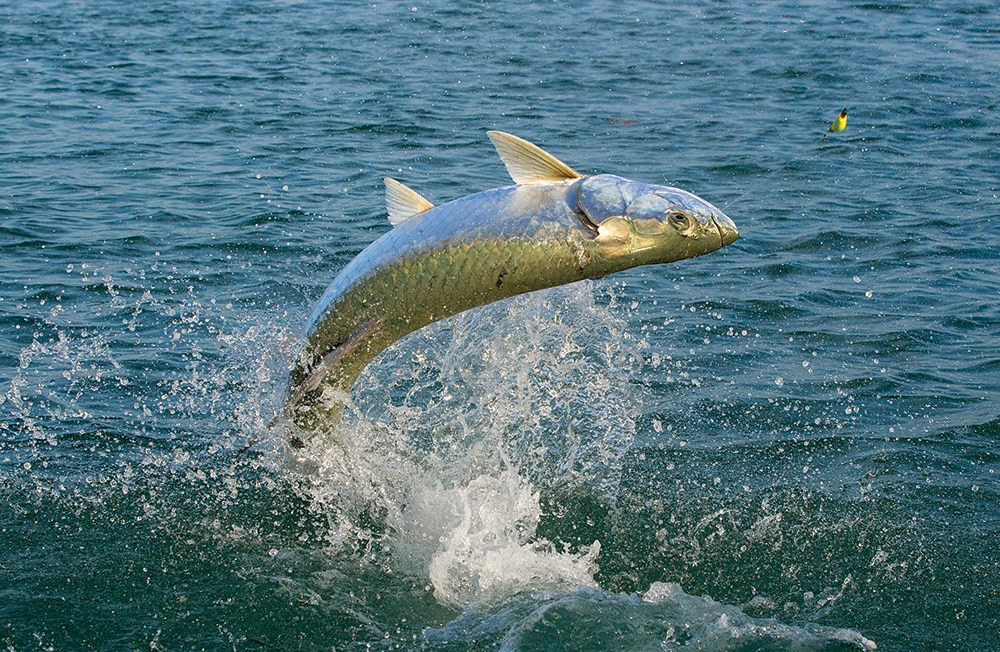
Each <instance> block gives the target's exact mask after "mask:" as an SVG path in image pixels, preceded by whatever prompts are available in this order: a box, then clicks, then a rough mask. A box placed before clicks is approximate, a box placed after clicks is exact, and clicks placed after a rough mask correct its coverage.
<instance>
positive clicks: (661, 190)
mask: <svg viewBox="0 0 1000 652" xmlns="http://www.w3.org/2000/svg"><path fill="white" fill-rule="evenodd" d="M567 199H568V201H569V203H570V205H571V207H572V208H573V210H574V212H575V213H576V214H577V215H578V216H579V217H580V219H581V221H582V222H583V223H584V225H585V226H586V227H587V228H588V229H589V230H590V232H591V235H592V237H593V242H594V243H595V244H596V252H597V255H598V257H600V258H601V259H603V262H604V263H605V264H606V265H608V266H609V267H612V268H618V269H624V268H627V267H633V266H635V265H646V264H651V263H670V262H674V261H676V260H682V259H684V258H693V257H695V256H700V255H702V254H707V253H710V252H712V251H715V250H716V249H720V248H722V247H724V246H726V245H728V244H732V243H733V242H734V241H735V240H736V239H737V238H738V237H739V235H740V234H739V231H738V230H737V228H736V225H735V224H733V221H732V220H731V219H729V217H728V216H727V215H726V214H725V213H723V212H722V211H721V210H719V209H718V208H716V207H715V206H713V205H712V204H710V203H708V202H707V201H705V200H704V199H702V198H701V197H698V196H697V195H694V194H692V193H690V192H687V191H685V190H681V189H679V188H672V187H670V186H659V185H654V184H648V183H640V182H637V181H631V180H629V179H624V178H622V177H618V176H614V175H610V174H600V175H596V176H591V177H584V178H583V179H581V180H580V181H578V182H576V183H575V184H573V186H572V188H571V189H570V194H569V197H568V198H567Z"/></svg>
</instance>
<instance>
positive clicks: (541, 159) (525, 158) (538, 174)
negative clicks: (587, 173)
mask: <svg viewBox="0 0 1000 652" xmlns="http://www.w3.org/2000/svg"><path fill="white" fill-rule="evenodd" d="M486 135H488V136H489V137H490V140H492V141H493V146H494V147H496V148H497V154H499V155H500V160H502V161H503V164H504V165H505V166H507V172H509V173H510V178H511V179H513V180H514V183H522V184H524V183H553V182H557V181H567V180H569V179H579V178H580V177H582V176H583V175H582V174H580V173H579V172H577V171H576V170H574V169H573V168H571V167H570V166H568V165H566V164H565V163H563V162H562V161H560V160H559V159H557V158H556V157H555V156H552V155H551V154H549V153H548V152H546V151H545V150H543V149H542V148H540V147H538V146H537V145H532V144H531V143H529V142H528V141H526V140H524V139H523V138H518V137H517V136H512V135H510V134H507V133H504V132H502V131H487V132H486Z"/></svg>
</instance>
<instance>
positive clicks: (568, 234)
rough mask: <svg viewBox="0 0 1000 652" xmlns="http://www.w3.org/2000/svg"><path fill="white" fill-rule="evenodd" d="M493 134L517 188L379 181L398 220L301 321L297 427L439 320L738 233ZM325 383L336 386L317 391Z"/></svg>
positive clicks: (678, 201) (705, 212) (696, 201)
mask: <svg viewBox="0 0 1000 652" xmlns="http://www.w3.org/2000/svg"><path fill="white" fill-rule="evenodd" d="M489 135H490V137H491V139H492V140H493V142H494V144H495V145H496V147H497V150H498V152H499V153H500V156H501V158H502V159H503V161H504V163H505V164H506V165H507V168H508V170H509V171H510V172H511V176H512V177H513V178H514V181H515V182H516V185H513V186H508V187H504V188H497V189H494V190H487V191H485V192H481V193H477V194H474V195H469V196H467V197H463V198H461V199H457V200H455V201H451V202H448V203H446V204H442V205H441V206H436V207H435V206H433V205H432V204H430V202H428V201H427V200H426V199H424V198H423V197H421V196H420V195H418V194H417V193H416V192H414V191H412V190H410V189H409V188H407V187H405V186H403V185H402V184H400V183H399V182H396V181H393V180H391V179H387V180H386V186H387V193H386V195H387V205H388V209H389V217H390V220H391V221H392V222H393V223H394V228H393V229H392V230H391V231H389V232H388V233H386V234H385V235H383V236H382V237H381V238H379V239H378V240H376V241H375V242H373V243H372V244H371V245H369V246H368V247H367V248H366V249H365V250H364V251H362V252H361V253H360V254H358V256H357V257H356V258H354V259H353V260H352V261H351V262H350V263H348V264H347V266H346V267H345V268H344V269H343V270H342V271H341V272H340V274H339V275H338V276H337V277H336V278H335V279H334V281H333V283H332V284H331V285H330V287H329V288H328V289H327V290H326V293H325V294H324V295H323V297H322V299H320V301H319V303H318V305H317V306H316V308H315V310H314V312H313V314H312V317H311V319H310V320H309V323H308V325H307V327H306V329H305V334H304V339H305V346H304V351H303V355H302V357H301V359H300V361H299V362H298V364H297V365H296V367H295V368H294V369H293V371H292V374H291V378H290V386H289V397H288V402H287V406H286V414H288V415H290V416H292V418H293V420H294V421H295V423H296V424H297V425H298V426H299V427H300V428H303V429H305V430H307V431H308V430H312V429H314V428H316V427H318V426H319V425H321V424H322V423H325V422H328V421H329V420H331V419H334V420H335V419H337V418H339V414H340V410H341V408H342V402H343V399H344V397H345V396H346V394H347V393H348V392H349V391H350V388H351V386H352V385H353V383H354V381H355V379H356V378H357V377H358V375H359V374H360V373H361V370H362V369H363V368H364V367H365V365H367V364H368V363H369V362H370V361H371V360H373V359H374V358H375V357H376V356H377V355H378V354H379V353H380V352H381V351H383V350H384V349H385V348H387V347H388V346H389V345H391V344H392V343H393V342H395V341H396V340H398V339H399V338H401V337H403V336H404V335H406V334H408V333H410V332H412V331H414V330H417V329H419V328H421V327H423V326H426V325H428V324H430V323H432V322H434V321H437V320H439V319H443V318H445V317H448V316H451V315H454V314H456V313H459V312H462V311H464V310H468V309H470V308H474V307H476V306H481V305H485V304H487V303H491V302H494V301H498V300H500V299H505V298H507V297H511V296H514V295H517V294H522V293H524V292H531V291H533V290H540V289H543V288H548V287H553V286H556V285H563V284H566V283H572V282H574V281H579V280H582V279H587V278H600V277H603V276H607V275H608V274H612V273H614V272H617V271H621V270H624V269H628V268H630V267H635V266H637V265H646V264H651V263H668V262H673V261H677V260H681V259H684V258H692V257H694V256H700V255H702V254H706V253H709V252H712V251H715V250H716V249H719V248H720V247H723V246H725V245H727V244H730V243H731V242H733V241H734V240H736V238H737V237H738V236H739V233H738V231H737V229H736V226H735V225H734V224H733V222H732V221H731V220H730V219H729V218H728V217H727V216H726V215H724V214H723V213H722V211H720V210H719V209H717V208H715V207H714V206H712V205H711V204H709V203H708V202H706V201H704V200H703V199H700V198H699V197H696V196H695V195H693V194H691V193H688V192H685V191H683V190H680V189H677V188H671V187H667V186H659V185H652V184H646V183H640V182H636V181H630V180H628V179H624V178H622V177H618V176H614V175H607V174H601V175H595V176H586V177H585V176H582V175H580V174H579V173H577V172H575V171H574V170H573V169H572V168H569V167H568V166H566V165H565V164H564V163H562V162H561V161H559V160H558V159H556V158H554V157H552V156H551V155H550V154H547V153H546V152H544V151H542V150H540V149H538V148H537V147H535V146H534V145H532V144H531V143H528V142H527V141H523V140H521V139H519V138H517V137H515V136H510V135H509V134H503V133H501V132H490V134H489ZM327 388H330V389H334V390H339V393H337V392H334V394H333V395H331V396H327V397H326V398H322V394H323V392H324V390H325V389H327ZM293 444H297V445H298V444H301V441H299V440H295V439H293Z"/></svg>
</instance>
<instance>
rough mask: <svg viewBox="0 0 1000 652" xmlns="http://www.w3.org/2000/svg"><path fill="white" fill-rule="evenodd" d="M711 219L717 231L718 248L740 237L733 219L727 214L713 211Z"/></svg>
mask: <svg viewBox="0 0 1000 652" xmlns="http://www.w3.org/2000/svg"><path fill="white" fill-rule="evenodd" d="M711 219H712V224H714V225H715V229H716V230H717V231H718V232H719V248H720V249H721V248H722V247H725V246H726V245H730V244H733V243H734V242H736V239H737V238H739V237H740V232H739V229H737V228H736V225H735V224H733V221H732V220H731V219H729V217H728V216H726V215H723V214H722V213H713V214H712V218H711Z"/></svg>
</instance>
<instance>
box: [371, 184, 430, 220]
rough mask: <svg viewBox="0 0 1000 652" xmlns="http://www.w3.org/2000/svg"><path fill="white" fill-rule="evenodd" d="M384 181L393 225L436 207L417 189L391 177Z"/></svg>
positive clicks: (386, 201)
mask: <svg viewBox="0 0 1000 652" xmlns="http://www.w3.org/2000/svg"><path fill="white" fill-rule="evenodd" d="M383 181H385V209H386V211H388V212H389V222H390V223H391V224H392V225H393V226H395V225H397V224H400V223H402V222H405V221H406V220H408V219H410V218H411V217H413V216H414V215H420V214H421V213H423V212H425V211H429V210H430V209H432V208H434V204H432V203H430V202H429V201H427V200H426V199H424V198H423V197H422V196H421V195H420V193H419V192H417V191H416V190H413V189H412V188H409V187H407V186H404V185H403V184H401V183H400V182H398V181H396V180H395V179H393V178H391V177H385V179H383Z"/></svg>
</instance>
